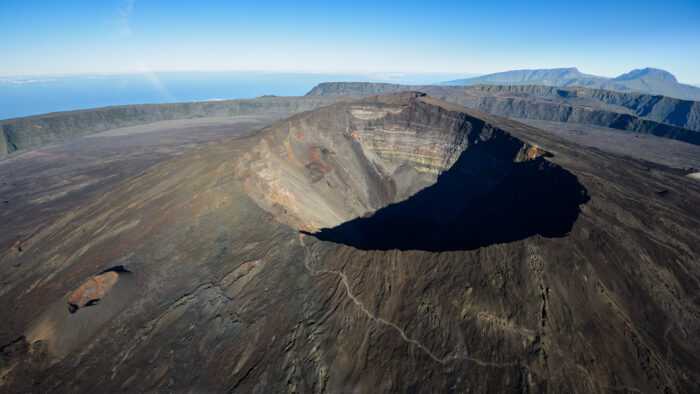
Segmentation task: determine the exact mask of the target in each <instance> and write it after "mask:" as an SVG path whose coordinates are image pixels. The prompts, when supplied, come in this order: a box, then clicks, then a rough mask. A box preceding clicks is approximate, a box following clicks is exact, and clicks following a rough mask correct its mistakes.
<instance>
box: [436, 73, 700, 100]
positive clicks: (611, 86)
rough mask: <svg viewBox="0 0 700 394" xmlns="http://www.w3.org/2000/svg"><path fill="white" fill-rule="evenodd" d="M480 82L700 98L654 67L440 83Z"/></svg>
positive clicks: (691, 88) (699, 92) (695, 89)
mask: <svg viewBox="0 0 700 394" xmlns="http://www.w3.org/2000/svg"><path fill="white" fill-rule="evenodd" d="M480 84H492V85H493V84H495V85H525V84H527V85H545V86H581V87H586V88H594V89H606V90H615V91H618V92H640V93H650V94H659V95H663V96H667V97H675V98H680V99H685V100H694V101H699V100H700V88H699V87H696V86H692V85H686V84H682V83H679V82H678V80H677V79H676V77H675V76H674V75H673V74H671V73H670V72H668V71H665V70H660V69H658V68H651V67H647V68H643V69H635V70H632V71H630V72H628V73H625V74H622V75H620V76H617V77H615V78H607V77H601V76H597V75H590V74H584V73H582V72H581V71H579V70H578V69H577V68H576V67H568V68H550V69H535V70H513V71H505V72H499V73H495V74H488V75H482V76H480V77H474V78H466V79H456V80H453V81H447V82H442V83H440V85H448V86H467V85H480Z"/></svg>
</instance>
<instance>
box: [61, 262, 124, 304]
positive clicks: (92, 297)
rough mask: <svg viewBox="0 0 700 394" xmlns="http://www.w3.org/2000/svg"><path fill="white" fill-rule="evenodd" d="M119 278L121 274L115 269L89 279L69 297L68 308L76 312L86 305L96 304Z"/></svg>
mask: <svg viewBox="0 0 700 394" xmlns="http://www.w3.org/2000/svg"><path fill="white" fill-rule="evenodd" d="M117 279H119V274H117V273H116V272H114V271H109V272H105V273H104V274H100V275H97V276H95V277H93V278H90V279H88V280H87V281H86V282H85V283H83V284H82V285H81V286H80V287H79V288H78V290H76V291H75V292H74V293H73V295H71V296H70V298H69V299H68V310H69V311H70V312H71V313H75V311H77V310H78V309H80V308H82V307H84V306H87V305H92V304H95V303H96V302H98V301H99V300H100V299H102V297H104V296H105V294H107V293H108V292H109V290H110V289H111V288H112V286H114V284H115V283H117Z"/></svg>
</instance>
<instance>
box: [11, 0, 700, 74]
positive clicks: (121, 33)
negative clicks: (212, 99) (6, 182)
mask: <svg viewBox="0 0 700 394" xmlns="http://www.w3.org/2000/svg"><path fill="white" fill-rule="evenodd" d="M640 26H648V27H653V28H646V29H640ZM0 36H1V37H3V39H2V40H0V50H1V51H2V53H3V55H4V59H3V62H2V63H1V64H0V75H3V76H7V77H10V76H12V77H16V76H33V75H55V74H59V75H63V74H92V73H109V74H120V73H131V72H154V71H155V70H158V72H183V71H198V72H207V71H226V72H231V71H240V72H244V71H255V72H274V73H291V72H294V73H350V74H363V73H464V74H489V73H494V72H500V71H508V70H513V69H536V68H559V67H577V68H578V69H579V70H580V71H581V72H584V73H588V74H594V75H601V76H607V77H614V76H617V75H620V74H623V73H625V72H628V71H630V70H632V69H636V68H644V67H654V68H660V69H664V70H667V71H669V72H671V73H672V74H674V75H675V76H676V77H677V78H678V80H679V81H681V82H683V83H690V84H700V75H698V72H697V70H700V2H697V1H688V0H673V1H670V2H665V3H663V4H660V3H658V2H654V1H642V2H636V3H634V4H632V5H631V4H630V3H628V2H624V1H620V0H616V1H605V2H604V1H589V2H585V3H583V2H581V3H561V2H555V1H535V2H526V3H523V2H517V1H513V0H509V1H492V2H488V3H483V2H456V1H439V2H434V3H431V4H429V5H428V4H425V3H420V2H411V1H408V2H401V3H398V2H384V3H381V4H375V3H373V2H355V3H353V4H345V3H324V4H315V3H313V2H305V1H301V2H295V3H293V4H287V3H282V2H279V3H278V2H261V3H254V4H249V3H245V4H237V3H233V2H225V1H213V2H210V3H208V4H207V7H206V8H201V7H198V6H197V4H196V3H192V2H188V1H177V0H176V1H169V2H161V1H149V2H143V1H139V0H119V1H106V2H89V1H76V2H71V3H70V4H66V3H60V4H58V3H52V2H31V3H30V2H12V3H10V2H3V3H0Z"/></svg>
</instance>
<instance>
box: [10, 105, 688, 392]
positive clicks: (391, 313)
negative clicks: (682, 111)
mask: <svg viewBox="0 0 700 394" xmlns="http://www.w3.org/2000/svg"><path fill="white" fill-rule="evenodd" d="M423 139H424V142H421V141H423ZM402 168H403V170H402ZM392 185H393V186H392ZM415 185H420V186H419V187H418V188H420V190H415V191H411V190H410V189H411V187H415ZM336 189H340V190H336ZM426 194H427V195H428V198H426V197H425V195H426ZM346 195H348V196H353V198H351V199H349V200H345V199H344V196H346ZM559 197H562V198H559ZM336 198H341V200H340V201H336ZM314 199H315V200H314ZM555 201H560V202H562V203H563V204H562V205H561V206H557V205H553V202H555ZM394 212H398V213H400V215H398V216H397V215H394V214H393V213H394ZM368 213H369V214H371V215H369V216H368V215H367V214H368ZM405 213H409V215H408V216H406V215H404V214H405ZM401 218H404V219H406V218H408V219H409V220H404V221H400V220H399V221H398V222H397V219H401ZM432 219H435V220H432ZM372 220H375V221H378V222H375V223H372V225H371V226H369V227H370V228H377V229H382V230H383V234H376V237H375V234H370V233H368V232H366V231H365V230H366V226H365V224H364V223H367V221H372ZM529 223H535V224H536V226H535V227H534V228H533V227H529V226H528V224H529ZM374 224H378V225H379V226H375V225H374ZM474 224H476V225H475V226H472V225H474ZM348 225H352V226H354V230H353V231H349V232H348V231H345V228H344V227H343V226H345V227H347V226H348ZM441 225H444V226H441ZM321 226H333V227H326V228H325V229H326V230H333V231H331V233H330V235H331V237H326V236H325V234H326V232H325V231H324V230H320V231H307V233H309V234H305V233H304V232H300V231H299V229H307V230H314V229H315V228H318V227H321ZM352 226H351V227H352ZM698 227H700V185H699V184H697V182H695V181H694V180H691V179H687V178H685V177H683V176H678V175H676V174H675V173H673V172H669V171H667V170H665V169H663V168H661V169H657V168H655V167H649V166H646V165H644V164H641V163H639V162H635V161H631V160H626V159H623V158H620V157H617V156H611V155H607V154H604V153H601V152H599V151H594V150H589V149H585V148H582V147H580V146H577V145H572V144H569V143H567V142H564V141H562V140H560V139H559V138H557V137H555V136H552V135H550V134H547V133H544V132H542V131H540V130H538V129H535V128H532V127H529V126H526V125H523V124H520V123H517V122H513V121H511V120H508V119H503V118H499V117H496V116H491V115H488V114H484V113H480V112H478V111H474V110H470V109H467V108H463V107H459V106H457V105H454V104H450V103H446V102H442V101H438V100H435V99H433V98H430V97H426V96H422V95H420V94H415V93H405V94H395V95H389V96H385V97H379V98H367V99H362V100H357V101H352V102H347V103H339V104H336V105H333V106H331V107H327V108H323V109H318V110H314V111H312V112H310V113H304V114H299V115H296V116H294V117H292V118H290V119H287V120H284V121H280V122H278V123H276V124H273V125H270V126H268V127H267V128H265V129H262V130H259V131H258V132H257V133H255V134H249V135H247V136H245V137H240V138H236V139H234V140H231V141H226V142H223V143H219V144H212V145H209V146H207V147H205V148H203V149H201V150H197V151H192V152H189V153H185V154H182V155H180V156H179V157H177V158H174V159H172V160H170V161H167V162H163V163H160V164H157V165H155V166H152V167H150V168H149V169H148V170H147V171H144V172H142V173H140V174H138V175H137V176H134V177H131V178H129V179H126V180H124V181H123V182H120V183H118V184H116V185H110V187H109V189H107V190H104V192H103V193H99V194H96V195H95V196H94V197H93V198H91V199H89V200H87V201H81V202H80V203H79V204H76V205H75V206H74V207H72V208H71V209H66V211H65V214H64V215H63V216H61V217H60V218H58V219H57V220H55V221H52V222H51V223H49V224H48V225H46V226H45V227H42V228H40V229H37V230H36V232H35V233H33V234H32V236H30V237H29V238H28V239H27V240H26V243H24V244H23V245H24V247H22V250H21V251H19V250H17V249H14V250H11V251H3V252H2V254H1V255H0V275H1V276H2V278H3V286H2V287H0V303H2V305H7V307H6V308H4V309H3V310H2V311H0V320H1V321H3V323H4V324H2V325H0V343H2V344H3V345H2V348H1V352H0V356H1V357H0V371H2V376H1V377H0V379H1V380H0V387H1V389H2V390H6V391H11V392H18V391H20V392H22V391H25V392H26V391H49V390H54V391H71V390H72V391H87V390H91V389H93V388H94V387H101V388H103V389H104V390H107V391H130V392H133V391H169V390H172V391H176V390H182V389H183V388H184V389H186V390H191V391H206V392H230V391H241V392H260V393H262V392H285V391H286V392H369V391H371V392H409V391H412V392H448V391H464V392H467V391H485V390H493V391H496V392H513V391H519V392H532V391H538V392H540V391H542V392H569V391H573V392H619V391H630V392H638V391H641V392H697V391H698V390H700V386H698V382H699V381H700V376H698V371H697V368H695V366H696V365H698V362H699V360H698V354H699V352H698V349H700V342H699V341H698V338H697V336H696V335H694V333H696V332H698V330H700V320H699V319H698V314H697V310H698V300H697V294H698V289H699V288H700V287H699V286H700V285H699V282H698V272H699V269H700V267H698V261H700V246H699V245H700V235H699V234H698V232H697V231H696V230H697V228H698ZM481 229H483V231H479V230H481ZM421 232H423V234H424V235H425V237H424V238H425V240H428V241H430V242H425V241H423V242H417V239H416V238H415V236H416V235H417V234H421ZM450 233H452V234H453V236H452V238H450ZM392 234H396V235H398V236H396V237H392V236H391V235H392ZM404 235H406V237H404ZM411 237H414V238H411ZM405 239H407V240H409V241H410V242H406V241H405ZM443 239H444V240H446V241H449V242H445V243H443V244H441V243H440V241H441V240H443ZM115 266H122V267H123V268H124V269H125V270H127V271H129V273H128V274H124V275H122V274H119V277H118V280H117V281H116V282H115V283H114V285H113V286H112V288H111V289H110V290H109V291H107V292H105V293H104V294H103V296H102V298H101V299H100V301H99V303H97V304H96V305H87V303H86V306H84V307H81V308H78V309H77V310H76V311H75V313H70V311H69V310H68V309H67V308H66V305H67V302H68V300H70V299H71V297H72V296H73V295H74V294H76V292H78V291H79V290H80V289H81V287H82V286H83V285H84V284H85V283H86V282H87V281H89V280H90V279H91V278H94V277H95V276H97V275H100V274H101V273H104V271H105V270H109V268H110V267H115Z"/></svg>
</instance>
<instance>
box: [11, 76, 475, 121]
mask: <svg viewBox="0 0 700 394" xmlns="http://www.w3.org/2000/svg"><path fill="white" fill-rule="evenodd" d="M473 75H474V74H464V73H462V74H456V73H408V74H407V73H385V74H382V73H374V74H314V73H262V72H156V73H131V74H83V75H58V76H57V75H49V76H26V77H0V119H8V118H15V117H21V116H29V115H37V114H43V113H48V112H57V111H70V110H75V109H86V108H97V107H105V106H111V105H125V104H147V103H171V102H186V101H208V100H225V99H236V98H253V97H260V96H262V95H266V94H272V95H277V96H299V95H303V94H305V93H306V92H308V91H309V90H311V88H313V87H314V86H316V85H317V84H319V83H321V82H333V81H355V82H392V83H400V84H430V83H437V82H441V81H446V80H450V79H458V78H465V77H470V76H473Z"/></svg>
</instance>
